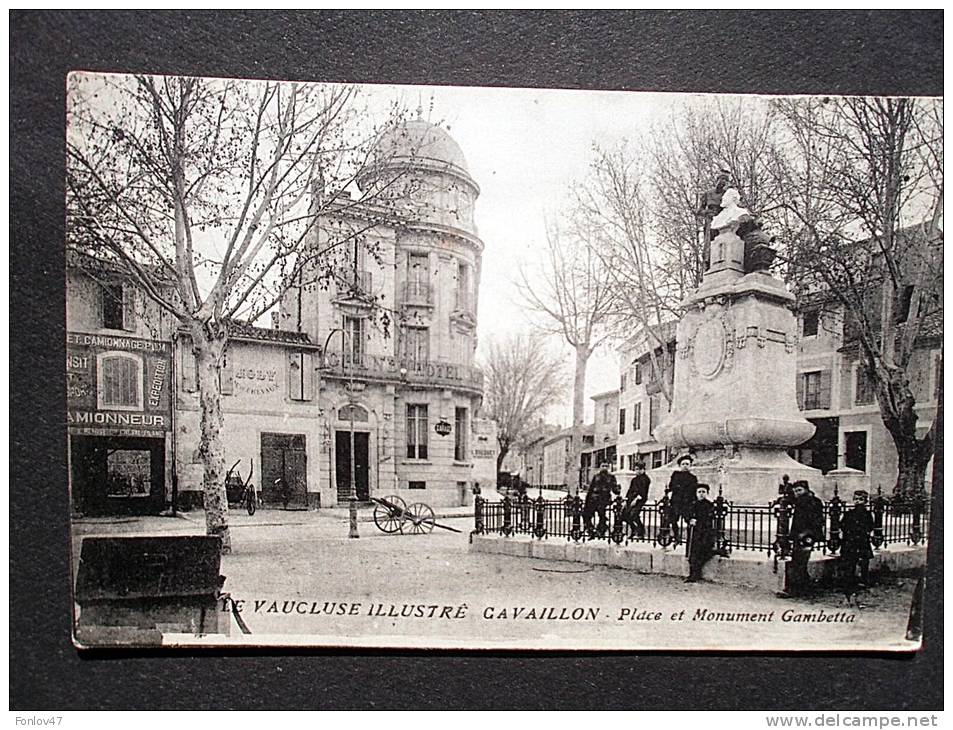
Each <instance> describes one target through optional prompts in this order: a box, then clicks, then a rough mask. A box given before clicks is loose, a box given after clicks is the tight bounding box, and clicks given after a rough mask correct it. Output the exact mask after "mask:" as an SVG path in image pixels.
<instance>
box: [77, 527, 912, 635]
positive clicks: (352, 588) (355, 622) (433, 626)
mask: <svg viewBox="0 0 953 730" xmlns="http://www.w3.org/2000/svg"><path fill="white" fill-rule="evenodd" d="M363 515H364V513H362V516H363ZM345 516H346V513H343V514H342V513H341V512H337V511H323V512H319V513H299V514H295V513H281V512H270V511H263V512H259V513H258V514H257V515H255V517H247V516H246V515H244V514H236V515H234V516H233V518H232V524H233V530H232V535H233V537H232V539H233V544H234V552H233V553H232V554H231V555H227V556H225V557H223V560H222V573H223V574H224V575H225V576H226V583H225V591H227V592H228V593H230V595H231V596H232V598H233V599H235V600H236V601H240V602H241V603H240V604H239V605H240V607H241V616H242V620H243V621H244V623H245V624H246V626H247V628H248V629H249V630H250V631H251V632H252V633H251V634H250V635H248V634H243V633H242V631H241V630H240V628H239V626H238V624H237V622H236V621H234V619H233V620H231V621H230V622H229V624H230V636H229V638H228V639H227V641H238V642H242V643H265V644H282V643H311V644H330V645H341V644H355V645H367V646H390V645H402V646H409V647H450V646H459V647H464V646H471V647H481V646H482V647H486V648H506V647H525V648H606V649H635V648H672V649H701V648H720V649H749V650H750V649H785V650H789V649H821V648H837V649H874V648H879V649H887V648H894V649H911V648H914V647H915V645H914V644H912V643H910V642H906V641H905V640H904V635H905V632H906V626H907V620H908V614H909V609H910V602H911V599H912V594H913V588H914V581H913V580H912V579H893V580H891V581H890V582H889V583H886V584H883V585H879V586H875V587H873V588H871V589H870V590H869V591H867V592H865V593H864V594H862V595H861V596H860V600H859V604H857V603H853V602H852V603H850V604H848V603H847V602H846V600H845V598H844V596H842V595H840V594H834V593H827V594H822V595H819V596H817V597H814V598H811V599H797V600H785V599H781V598H778V597H776V596H774V595H771V594H767V593H765V592H764V591H761V590H754V589H745V588H738V587H729V586H724V585H716V584H712V583H696V584H685V583H683V582H682V581H680V580H679V579H676V578H670V577H665V576H652V575H639V574H637V573H633V572H629V571H623V570H619V569H614V568H605V567H594V568H593V567H589V566H585V565H582V564H578V563H563V562H548V561H542V560H533V559H528V558H517V557H509V556H502V555H491V554H483V553H470V552H469V551H468V534H467V533H468V532H469V530H470V528H471V526H472V520H471V519H466V518H452V517H449V518H447V519H446V520H444V521H443V522H444V523H445V524H449V525H452V526H454V527H456V528H457V529H460V530H462V533H461V534H456V533H451V532H446V531H443V530H439V529H438V530H435V531H434V532H433V533H432V534H430V535H418V536H410V535H394V536H390V535H384V534H382V533H380V532H378V530H377V529H376V527H374V525H373V524H372V523H368V522H362V523H361V525H360V530H361V537H360V538H359V539H357V540H353V539H349V538H348V537H347V523H346V519H345ZM202 531H203V525H202V523H201V516H200V515H192V516H190V517H189V519H182V518H178V519H176V518H149V519H144V520H93V521H87V522H83V523H81V524H78V525H77V526H76V529H75V530H74V532H75V535H76V540H75V541H74V542H76V541H78V540H79V538H80V537H82V536H83V535H92V534H201V532H202ZM77 555H78V545H77V546H74V559H76V556H77ZM226 608H227V606H226ZM719 614H721V615H720V616H719ZM738 614H749V615H750V614H759V616H758V617H757V618H758V620H754V621H752V620H748V621H741V620H738V618H739V617H738ZM818 619H822V620H818ZM181 638H183V639H186V638H187V640H188V641H190V642H191V641H194V638H192V637H181ZM205 641H208V642H210V643H216V642H220V641H221V638H217V637H207V638H206V639H205Z"/></svg>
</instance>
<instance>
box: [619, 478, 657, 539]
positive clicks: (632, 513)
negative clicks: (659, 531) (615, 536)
mask: <svg viewBox="0 0 953 730" xmlns="http://www.w3.org/2000/svg"><path fill="white" fill-rule="evenodd" d="M651 483H652V480H651V479H650V478H649V476H648V474H646V473H645V462H644V461H637V462H636V463H635V476H634V477H632V480H631V481H630V482H629V491H627V492H626V493H625V509H624V510H623V512H622V515H623V520H624V521H625V523H626V524H627V525H628V526H629V539H630V540H635V539H636V538H641V537H645V525H644V524H643V522H642V508H643V507H644V506H645V503H646V502H647V501H648V498H649V485H650V484H651Z"/></svg>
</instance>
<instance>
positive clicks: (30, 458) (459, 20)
mask: <svg viewBox="0 0 953 730" xmlns="http://www.w3.org/2000/svg"><path fill="white" fill-rule="evenodd" d="M942 36H943V14H942V11H928V12H900V11H897V12H887V11H883V12H874V11H863V12H817V11H811V12H788V11H785V12H772V13H764V12H756V13H753V12H741V11H734V12H723V11H718V12H688V11H667V12H666V11H660V12H651V13H648V12H546V13H539V12H528V11H520V12H469V11H422V12H413V11H401V12H365V11H360V12H359V11H334V12H311V13H304V12H295V13H284V12H268V13H253V12H232V13H220V12H212V11H202V12H185V11H182V12H175V11H166V12H156V13H137V12H95V13H93V12H16V11H14V12H11V13H10V41H11V47H10V83H11V89H10V126H11V129H10V135H11V136H10V152H11V185H10V203H11V221H10V251H11V258H10V337H11V344H10V355H11V357H10V363H11V378H10V390H11V399H10V410H11V416H10V439H11V457H12V458H11V470H10V509H11V512H10V639H11V650H10V703H11V707H12V708H13V709H32V710H40V709H61V710H66V709H164V708H180V709H227V708H246V709H254V708H259V709H264V708H269V709H319V708H328V709H330V708H338V709H343V708H377V709H414V708H417V709H420V708H428V709H430V708H432V709H436V708H446V709H460V708H495V709H505V708H511V709H519V708H524V709H554V708H580V709H582V708H593V709H597V708H598V709H743V708H747V709H764V710H767V709H776V710H780V709H805V710H806V709H827V708H829V709H839V710H850V709H854V710H859V709H867V710H899V709H907V708H909V709H921V710H927V709H939V708H941V707H942V692H943V690H942V687H943V669H942V657H943V627H942V623H941V621H942V614H943V597H942V580H943V573H942V565H941V560H940V558H941V555H940V554H938V550H939V548H940V547H941V545H942V534H941V533H940V530H941V522H942V512H941V511H940V510H941V508H942V504H940V503H936V504H934V510H935V511H934V514H935V515H936V516H937V518H936V519H934V520H932V523H933V527H934V534H932V535H931V568H930V573H929V577H930V580H929V581H928V584H927V596H926V626H925V637H926V638H925V642H924V649H923V651H922V652H920V653H919V654H917V655H913V656H904V657H896V656H877V655H863V656H857V655H830V654H827V655H823V654H818V655H798V656H795V655H785V654H764V655H747V656H740V655H739V656H730V655H711V654H658V653H656V654H641V655H639V654H631V653H625V654H622V653H618V654H594V653H580V654H565V653H564V654H546V653H542V654H530V653H516V654H502V653H497V654H485V653H479V652H468V653H462V652H457V653H452V652H426V653H424V652H417V653H413V652H404V653H401V652H331V651H293V652H285V653H282V654H275V653H273V652H269V651H255V652H250V651H243V652H201V653H199V652H193V653H182V652H171V651H170V652H153V653H143V652H140V653H138V654H131V653H128V652H109V653H98V654H88V655H87V654H84V655H80V654H79V653H78V652H77V651H76V650H75V649H74V648H73V646H72V644H71V643H70V628H69V622H70V578H69V561H68V553H67V549H68V527H69V505H68V500H67V493H66V489H65V485H66V434H65V428H64V423H63V402H64V398H65V374H64V368H63V359H64V356H65V352H64V345H63V342H64V335H65V331H64V330H65V327H64V300H65V299H64V291H63V289H64V262H63V240H64V233H63V216H64V212H63V170H64V166H65V163H64V143H63V139H64V128H65V115H64V96H65V80H66V74H67V72H68V71H70V70H77V69H87V70H101V71H128V72H153V73H167V74H196V75H206V76H233V77H255V78H276V79H306V80H324V81H354V82H362V81H363V82H370V81H375V82H390V83H430V84H471V85H496V86H521V87H564V88H604V89H636V90H641V89H644V90H667V91H722V92H748V93H814V94H851V93H853V94H859V93H867V94H905V95H906V94H917V95H921V94H926V95H940V94H942V91H943V86H942V81H943V79H942V68H943V52H942ZM937 491H938V492H939V490H937ZM937 496H939V495H937ZM937 502H939V500H937ZM933 548H936V549H933Z"/></svg>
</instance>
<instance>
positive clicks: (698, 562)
mask: <svg viewBox="0 0 953 730" xmlns="http://www.w3.org/2000/svg"><path fill="white" fill-rule="evenodd" d="M708 492H709V489H708V485H707V484H699V485H698V486H697V487H696V488H695V501H694V503H693V504H692V506H691V508H690V509H689V511H688V514H686V515H685V518H686V519H687V520H688V577H687V578H686V579H685V582H686V583H697V582H698V581H700V580H701V579H702V568H704V567H705V563H707V562H708V561H709V560H710V559H711V556H712V555H714V552H715V551H714V547H715V533H714V529H713V526H712V522H713V517H714V511H715V505H713V504H712V503H711V502H710V501H709V500H708Z"/></svg>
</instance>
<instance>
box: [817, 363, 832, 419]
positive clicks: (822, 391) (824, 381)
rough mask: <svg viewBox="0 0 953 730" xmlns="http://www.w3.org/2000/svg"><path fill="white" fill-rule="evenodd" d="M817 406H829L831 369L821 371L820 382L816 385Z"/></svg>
mask: <svg viewBox="0 0 953 730" xmlns="http://www.w3.org/2000/svg"><path fill="white" fill-rule="evenodd" d="M817 407H818V408H827V409H829V408H830V407H831V371H830V370H823V371H821V382H820V385H819V386H818V394H817Z"/></svg>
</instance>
